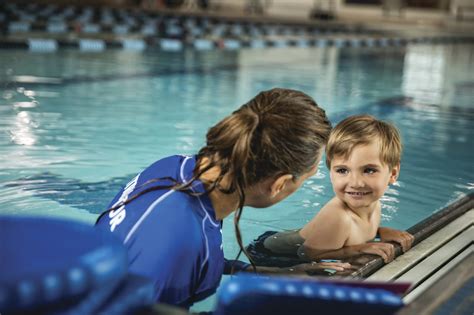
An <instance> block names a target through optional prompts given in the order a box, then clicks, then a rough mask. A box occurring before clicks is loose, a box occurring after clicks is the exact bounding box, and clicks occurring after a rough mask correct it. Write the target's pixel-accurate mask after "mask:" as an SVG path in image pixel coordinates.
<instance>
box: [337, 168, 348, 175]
mask: <svg viewBox="0 0 474 315" xmlns="http://www.w3.org/2000/svg"><path fill="white" fill-rule="evenodd" d="M348 172H349V171H348V170H347V169H346V168H338V169H336V173H339V174H341V175H344V174H347V173H348Z"/></svg>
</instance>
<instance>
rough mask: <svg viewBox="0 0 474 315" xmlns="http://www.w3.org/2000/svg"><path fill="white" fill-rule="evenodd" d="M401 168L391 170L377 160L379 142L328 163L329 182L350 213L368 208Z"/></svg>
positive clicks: (395, 178)
mask: <svg viewBox="0 0 474 315" xmlns="http://www.w3.org/2000/svg"><path fill="white" fill-rule="evenodd" d="M399 170H400V166H399V165H397V166H395V167H393V168H392V169H389V166H388V165H387V164H385V163H383V162H382V161H381V160H380V143H379V141H378V140H374V141H371V142H370V143H369V144H366V145H357V146H355V147H354V148H353V149H352V152H351V153H350V154H349V155H348V156H347V157H344V156H335V157H334V159H333V160H332V161H331V170H330V176H331V182H332V186H333V189H334V192H335V194H336V196H337V197H338V198H339V199H341V200H342V201H343V202H344V203H345V204H347V206H348V207H349V208H351V209H352V210H356V209H361V210H362V209H363V208H370V207H373V206H375V205H376V202H377V201H378V200H379V199H380V197H382V196H383V194H384V193H385V190H386V189H387V187H388V185H389V184H393V183H394V182H395V181H396V180H397V177H398V173H399Z"/></svg>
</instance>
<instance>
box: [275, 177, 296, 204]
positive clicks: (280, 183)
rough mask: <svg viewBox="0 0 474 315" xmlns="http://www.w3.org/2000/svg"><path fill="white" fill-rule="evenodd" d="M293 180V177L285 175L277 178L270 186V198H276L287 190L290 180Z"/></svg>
mask: <svg viewBox="0 0 474 315" xmlns="http://www.w3.org/2000/svg"><path fill="white" fill-rule="evenodd" d="M292 179H293V175H291V174H285V175H281V176H279V177H277V178H276V179H275V180H274V181H273V183H272V184H271V186H270V197H271V198H274V197H276V196H277V195H278V194H279V193H280V192H281V191H282V190H284V189H285V187H286V184H287V183H288V181H289V180H292Z"/></svg>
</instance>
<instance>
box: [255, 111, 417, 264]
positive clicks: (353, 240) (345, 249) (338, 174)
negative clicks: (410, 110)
mask: <svg viewBox="0 0 474 315" xmlns="http://www.w3.org/2000/svg"><path fill="white" fill-rule="evenodd" d="M401 151H402V145H401V140H400V134H399V132H398V130H397V129H396V128H395V127H394V126H393V125H391V124H389V123H386V122H383V121H380V120H377V119H375V118H374V117H372V116H369V115H357V116H351V117H348V118H346V119H345V120H343V121H341V122H340V123H339V124H338V125H337V126H336V127H335V128H334V130H333V131H332V132H331V135H330V137H329V142H328V144H327V147H326V164H327V166H328V168H329V173H330V177H331V183H332V186H333V190H334V193H335V197H334V198H332V199H331V200H330V201H329V202H328V203H327V204H326V205H324V207H323V208H322V209H321V210H320V211H319V213H318V214H317V215H316V216H315V217H314V218H313V219H312V220H311V221H310V222H309V223H308V224H306V225H305V226H304V227H303V228H302V229H299V230H296V231H287V232H280V233H276V234H273V235H270V236H269V237H267V238H266V239H265V241H264V243H263V245H264V247H265V248H266V249H267V250H270V251H271V252H272V253H276V254H290V255H291V254H293V255H294V254H295V253H296V254H297V255H298V256H299V257H300V258H302V259H305V260H316V259H318V260H319V259H344V258H347V257H350V256H355V255H358V254H361V253H367V254H375V255H379V256H381V257H382V258H383V260H384V261H385V262H386V263H387V262H390V261H391V260H393V258H394V246H393V245H392V244H390V243H386V242H388V241H394V242H397V243H399V244H400V245H401V247H402V250H403V251H404V252H405V251H407V250H408V249H409V248H410V247H411V244H412V242H413V236H412V235H411V234H409V233H407V232H405V231H398V230H395V229H391V228H387V227H380V226H379V224H380V217H381V203H380V200H379V199H380V197H382V196H383V194H384V193H385V190H386V189H387V187H388V185H389V184H393V183H395V182H396V180H397V177H398V175H399V172H400V158H401ZM376 235H379V237H380V242H371V241H372V240H373V239H374V238H375V237H376Z"/></svg>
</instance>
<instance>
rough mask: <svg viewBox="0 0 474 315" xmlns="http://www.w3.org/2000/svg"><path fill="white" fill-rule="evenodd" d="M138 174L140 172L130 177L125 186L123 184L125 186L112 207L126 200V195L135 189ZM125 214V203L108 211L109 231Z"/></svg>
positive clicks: (120, 221)
mask: <svg viewBox="0 0 474 315" xmlns="http://www.w3.org/2000/svg"><path fill="white" fill-rule="evenodd" d="M138 176H140V174H138V175H137V176H135V178H134V179H132V180H131V181H130V182H129V183H128V184H127V186H125V188H124V189H123V192H122V195H120V198H119V199H118V200H117V202H116V203H115V204H114V205H113V206H112V207H115V206H117V205H119V204H120V203H122V202H124V201H125V200H127V198H128V196H129V195H130V194H131V193H132V191H133V190H134V189H135V186H136V185H137V181H138ZM126 215H127V213H126V211H125V205H122V206H121V207H120V208H118V209H115V210H111V211H109V218H110V222H109V224H110V231H111V232H113V231H114V230H115V228H116V227H117V225H119V224H120V223H122V222H123V220H124V219H125V217H126Z"/></svg>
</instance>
